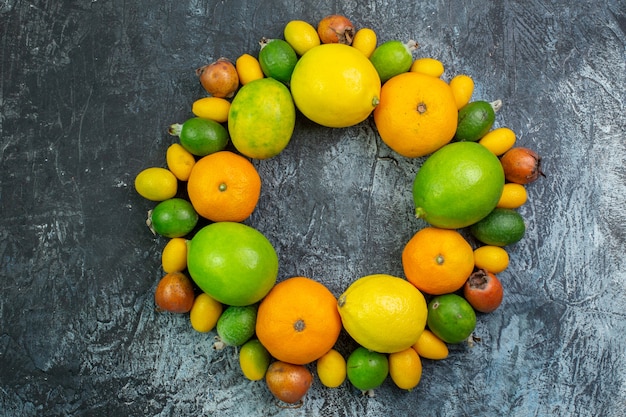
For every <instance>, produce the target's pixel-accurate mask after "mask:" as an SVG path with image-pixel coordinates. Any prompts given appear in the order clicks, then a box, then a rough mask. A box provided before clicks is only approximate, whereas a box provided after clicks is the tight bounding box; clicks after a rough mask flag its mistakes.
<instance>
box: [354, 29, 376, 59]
mask: <svg viewBox="0 0 626 417" xmlns="http://www.w3.org/2000/svg"><path fill="white" fill-rule="evenodd" d="M352 47H353V48H355V49H357V50H359V51H361V52H362V53H363V55H365V56H366V57H368V58H369V57H370V56H371V55H372V52H374V49H376V32H374V31H373V30H372V29H370V28H361V29H359V30H357V32H356V33H355V34H354V38H353V39H352Z"/></svg>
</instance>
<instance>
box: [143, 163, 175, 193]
mask: <svg viewBox="0 0 626 417" xmlns="http://www.w3.org/2000/svg"><path fill="white" fill-rule="evenodd" d="M135 190H136V191H137V193H139V195H140V196H142V197H143V198H146V199H148V200H151V201H163V200H167V199H170V198H172V197H174V196H175V195H176V192H177V191H178V180H177V179H176V176H175V175H174V174H173V173H172V172H171V171H169V170H167V169H165V168H159V167H152V168H146V169H144V170H143V171H141V172H140V173H139V174H137V176H136V177H135Z"/></svg>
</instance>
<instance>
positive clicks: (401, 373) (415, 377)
mask: <svg viewBox="0 0 626 417" xmlns="http://www.w3.org/2000/svg"><path fill="white" fill-rule="evenodd" d="M389 376H390V377H391V380H392V381H393V383H394V384H396V386H397V387H398V388H400V389H405V390H409V391H410V390H412V389H413V388H415V387H416V386H417V384H419V382H420V379H422V361H421V360H420V357H419V355H418V354H417V352H416V351H415V350H414V349H413V348H407V349H404V350H403V351H400V352H394V353H390V354H389Z"/></svg>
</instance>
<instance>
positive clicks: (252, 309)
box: [214, 304, 258, 349]
mask: <svg viewBox="0 0 626 417" xmlns="http://www.w3.org/2000/svg"><path fill="white" fill-rule="evenodd" d="M257 309H258V306H257V305H256V304H253V305H248V306H228V307H227V308H226V310H224V312H223V313H222V315H221V316H220V318H219V319H218V320H217V326H216V329H217V337H218V341H217V342H216V343H215V345H214V347H215V348H216V349H221V348H223V347H224V345H226V346H241V345H243V344H244V343H246V342H247V341H248V340H250V338H251V337H252V336H253V335H254V329H255V327H256V314H257Z"/></svg>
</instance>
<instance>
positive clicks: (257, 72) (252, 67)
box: [235, 54, 265, 85]
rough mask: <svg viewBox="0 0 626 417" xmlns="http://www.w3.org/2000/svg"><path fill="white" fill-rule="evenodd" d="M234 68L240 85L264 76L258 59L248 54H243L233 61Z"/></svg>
mask: <svg viewBox="0 0 626 417" xmlns="http://www.w3.org/2000/svg"><path fill="white" fill-rule="evenodd" d="M235 69H236V70H237V74H238V75H239V82H240V83H241V85H246V84H248V83H249V82H250V81H254V80H258V79H261V78H263V77H265V74H263V70H262V69H261V64H260V63H259V60H258V59H256V58H255V57H253V56H252V55H250V54H243V55H241V56H240V57H239V58H237V61H235Z"/></svg>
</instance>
